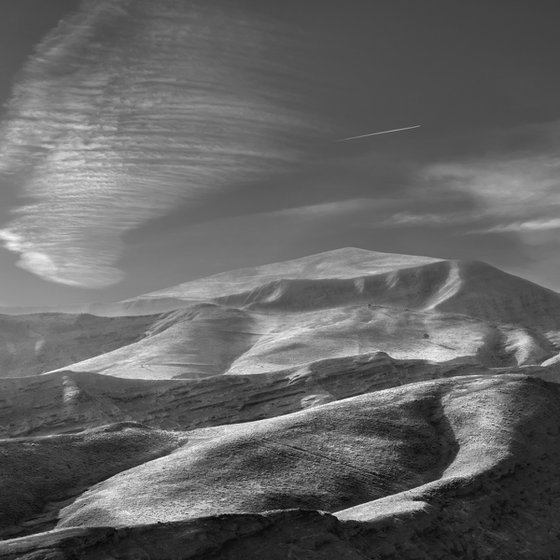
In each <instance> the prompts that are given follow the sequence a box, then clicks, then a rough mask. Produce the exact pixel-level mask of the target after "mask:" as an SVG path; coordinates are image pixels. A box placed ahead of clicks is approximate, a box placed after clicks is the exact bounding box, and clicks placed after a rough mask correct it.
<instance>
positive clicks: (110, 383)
mask: <svg viewBox="0 0 560 560" xmlns="http://www.w3.org/2000/svg"><path fill="white" fill-rule="evenodd" d="M0 344H1V345H2V348H3V351H2V352H1V353H0V365H1V371H0V437H1V438H3V439H2V440H1V445H0V457H1V459H0V537H1V538H2V539H3V540H2V541H1V542H0V557H1V558H7V559H16V558H25V559H28V560H39V559H53V560H54V559H56V560H59V559H74V558H87V559H94V558H95V559H106V558H123V559H124V558H126V559H132V558H146V559H148V558H153V559H162V560H163V559H179V558H185V559H187V558H193V559H194V558H197V559H218V558H224V559H232V560H233V559H245V558H255V559H257V558H263V557H269V558H272V559H275V558H278V559H281V558H282V559H284V558H286V559H288V558H290V559H303V558H306V559H307V558H310V559H339V558H340V559H363V558H371V559H397V558H399V559H403V558H404V559H411V560H412V559H424V558H425V559H428V558H430V559H431V558H436V559H439V558H441V559H442V560H443V559H449V558H457V559H459V558H460V559H464V558H466V559H478V558H488V559H490V558H492V559H494V558H496V559H504V560H505V559H510V558H513V559H522V558H537V559H553V558H557V557H558V556H559V555H560V525H559V524H558V519H560V445H559V444H560V441H559V438H560V387H559V385H558V384H557V381H558V380H559V379H560V358H559V356H560V294H557V293H555V292H552V291H550V290H547V289H545V288H542V287H540V286H537V285H535V284H532V283H530V282H528V281H526V280H523V279H521V278H517V277H514V276H511V275H508V274H506V273H504V272H502V271H500V270H498V269H495V268H493V267H491V266H489V265H486V264H484V263H478V262H461V261H448V260H442V259H431V258H423V257H409V256H406V255H391V254H385V253H376V252H370V251H363V250H360V249H343V250H337V251H332V252H329V253H322V254H319V255H314V256H311V257H306V258H303V259H297V260H295V261H289V262H287V263H278V264H274V265H264V266H262V267H257V268H253V269H243V270H238V271H232V272H229V273H224V274H219V275H216V276H213V277H210V278H207V279H202V280H197V281H194V282H188V283H186V284H182V285H180V286H176V287H173V288H169V289H166V290H161V291H159V292H155V293H152V294H147V295H144V296H140V297H138V298H135V299H132V300H127V301H125V302H118V303H115V304H107V305H92V306H90V307H89V308H88V313H54V312H50V313H34V314H28V315H26V314H13V315H9V316H8V315H3V316H1V317H0Z"/></svg>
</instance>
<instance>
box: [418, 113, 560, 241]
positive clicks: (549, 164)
mask: <svg viewBox="0 0 560 560" xmlns="http://www.w3.org/2000/svg"><path fill="white" fill-rule="evenodd" d="M553 127H554V128H558V129H560V125H559V124H557V123H555V124H554V125H553ZM550 128H551V125H546V126H544V127H543V138H549V137H550ZM419 176H420V178H421V180H422V181H423V182H425V183H426V184H427V185H430V188H436V189H440V190H443V189H445V190H447V191H448V192H449V191H451V192H457V193H463V194H465V195H468V196H469V197H471V198H472V200H473V201H475V203H476V212H471V213H470V214H468V213H467V214H463V218H465V217H466V222H468V221H469V218H468V216H469V215H470V221H471V222H472V223H473V224H477V223H480V222H483V224H482V225H483V227H476V228H475V229H473V230H472V231H470V232H468V233H500V232H503V233H506V232H516V233H518V234H519V235H521V236H523V235H525V234H530V232H535V231H540V232H547V231H550V232H551V235H557V233H554V230H557V229H558V228H559V227H560V219H558V216H559V215H560V151H559V150H558V145H557V142H551V143H550V144H548V145H546V146H542V145H539V146H538V150H535V151H531V150H530V149H528V148H526V149H524V150H522V151H517V152H512V153H510V154H507V153H496V154H494V155H493V156H484V157H479V158H471V159H469V160H468V161H455V162H454V161H451V162H445V163H433V164H429V165H427V166H425V167H424V168H423V169H422V170H421V172H420V173H419Z"/></svg>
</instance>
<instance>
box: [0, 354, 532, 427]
mask: <svg viewBox="0 0 560 560" xmlns="http://www.w3.org/2000/svg"><path fill="white" fill-rule="evenodd" d="M536 369H537V370H538V372H539V374H540V372H541V371H542V370H543V368H536ZM481 372H486V373H488V371H487V370H485V369H484V368H480V367H479V366H477V365H476V364H463V365H462V364H437V365H435V364H430V363H426V362H422V361H420V360H410V361H400V360H393V359H392V358H390V357H389V356H387V355H386V354H372V355H368V354H366V355H362V356H354V357H352V358H340V359H330V360H322V361H319V362H316V363H313V364H309V365H307V366H305V367H302V368H292V369H290V370H287V371H285V372H278V373H273V374H263V375H251V376H237V375H232V376H218V377H211V378H206V379H200V380H158V381H151V380H138V379H120V378H116V377H111V376H104V375H98V374H94V373H87V372H84V373H75V372H55V373H50V374H47V375H42V376H39V377H27V378H20V379H4V380H0V435H4V436H22V435H46V434H53V433H67V432H72V431H76V430H80V429H84V428H90V427H95V426H100V425H103V424H108V423H112V422H123V421H135V422H141V423H143V424H147V425H149V426H152V427H158V428H164V429H180V430H184V429H192V428H198V427H202V426H216V425H219V424H231V423H233V422H244V421H248V420H256V419H260V418H270V417H273V416H277V415H281V414H287V413H289V412H294V411H297V410H301V409H303V408H307V407H310V406H315V405H317V404H321V403H324V402H329V401H332V400H337V399H341V398H346V397H349V396H354V395H359V394H361V393H364V392H368V391H372V390H376V389H385V388H387V387H393V386H395V385H402V384H404V383H410V382H413V381H420V380H424V379H433V378H437V377H446V376H451V375H459V374H478V373H481Z"/></svg>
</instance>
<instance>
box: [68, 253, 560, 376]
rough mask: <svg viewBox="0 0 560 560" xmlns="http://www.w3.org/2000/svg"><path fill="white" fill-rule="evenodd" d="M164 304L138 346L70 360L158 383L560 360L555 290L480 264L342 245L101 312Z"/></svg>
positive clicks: (127, 312) (559, 306) (76, 366)
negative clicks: (363, 361)
mask: <svg viewBox="0 0 560 560" xmlns="http://www.w3.org/2000/svg"><path fill="white" fill-rule="evenodd" d="M169 305H172V307H175V308H176V309H174V310H173V311H168V312H167V313H164V314H158V315H157V316H154V320H153V322H152V323H151V324H150V325H149V326H147V328H146V332H145V335H143V336H141V337H140V338H139V339H138V340H136V341H135V342H133V343H132V344H130V345H121V346H119V347H118V348H115V349H114V350H112V351H111V352H109V353H102V352H99V353H98V354H95V353H93V351H92V352H91V354H92V357H88V359H87V360H85V361H81V362H78V363H73V364H72V363H70V362H69V363H68V364H65V366H64V367H69V368H70V369H72V370H74V371H91V372H98V373H103V374H107V375H116V376H119V377H129V378H146V379H163V378H174V377H183V378H200V377H205V376H212V375H221V374H253V373H264V372H273V371H282V370H285V369H286V368H290V367H294V366H303V365H305V364H307V363H312V362H315V361H317V360H321V359H325V358H331V357H332V358H335V357H344V356H352V355H356V354H365V353H372V352H380V351H381V352H386V353H388V354H390V355H391V356H393V357H395V358H399V359H416V358H419V359H425V360H432V361H434V362H444V361H449V360H457V359H460V360H463V361H464V360H468V361H476V362H477V363H479V364H481V365H484V366H489V367H502V366H512V365H514V366H517V365H539V364H542V363H544V362H547V361H550V360H555V359H556V357H557V356H560V294H557V293H555V292H553V291H551V290H548V289H546V288H542V287H540V286H538V285H536V284H533V283H531V282H529V281H527V280H523V279H521V278H518V277H515V276H512V275H510V274H506V273H505V272H502V271H500V270H498V269H496V268H494V267H492V266H490V265H487V264H485V263H480V262H464V261H449V260H441V259H440V260H438V259H432V258H427V257H426V258H424V257H414V256H406V255H392V254H387V253H377V252H372V251H364V250H361V249H353V248H350V249H340V250H337V251H331V252H327V253H321V254H319V255H313V256H311V257H305V258H302V259H296V260H294V261H288V262H286V263H276V264H272V265H265V266H262V267H257V268H252V269H241V270H237V271H232V272H227V273H223V274H219V275H215V276H211V277H209V278H207V279H201V280H196V281H193V282H188V283H186V284H181V285H179V286H176V287H173V288H168V289H166V290H162V291H159V292H154V293H153V294H147V295H146V296H141V297H139V298H136V299H134V300H127V301H126V302H121V303H119V304H116V305H115V306H114V307H109V308H106V311H110V312H111V313H109V314H111V315H113V316H116V315H117V311H120V312H122V313H123V316H122V317H121V320H122V321H125V322H126V321H127V320H130V321H131V323H132V321H133V317H134V315H135V312H136V311H139V310H143V311H144V312H147V311H148V310H151V311H155V310H159V309H162V308H166V307H168V306H169ZM127 317H128V318H129V319H127ZM100 320H101V319H100ZM92 342H94V341H92Z"/></svg>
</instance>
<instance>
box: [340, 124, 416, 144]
mask: <svg viewBox="0 0 560 560" xmlns="http://www.w3.org/2000/svg"><path fill="white" fill-rule="evenodd" d="M421 126H422V125H420V124H416V125H414V126H405V127H404V128H393V129H391V130H382V131H380V132H370V133H369V134H360V136H350V137H349V138H341V139H340V140H337V142H348V140H358V138H367V137H368V136H378V135H379V134H391V133H392V132H401V131H402V130H412V129H413V128H420V127H421Z"/></svg>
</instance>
